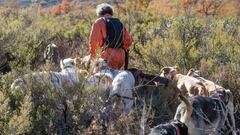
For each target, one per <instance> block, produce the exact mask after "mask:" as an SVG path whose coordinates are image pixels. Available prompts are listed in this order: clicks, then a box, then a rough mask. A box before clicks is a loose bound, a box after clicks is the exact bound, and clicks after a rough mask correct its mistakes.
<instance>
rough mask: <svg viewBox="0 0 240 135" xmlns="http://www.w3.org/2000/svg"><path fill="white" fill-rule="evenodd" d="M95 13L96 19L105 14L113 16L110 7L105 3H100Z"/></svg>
mask: <svg viewBox="0 0 240 135" xmlns="http://www.w3.org/2000/svg"><path fill="white" fill-rule="evenodd" d="M96 13H97V16H98V17H100V16H103V15H105V14H110V15H113V8H112V6H111V5H109V4H107V3H102V4H99V5H97V9H96Z"/></svg>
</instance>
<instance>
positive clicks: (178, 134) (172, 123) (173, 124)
mask: <svg viewBox="0 0 240 135" xmlns="http://www.w3.org/2000/svg"><path fill="white" fill-rule="evenodd" d="M171 125H172V126H173V127H174V128H175V129H176V131H177V135H180V130H179V128H178V126H177V125H176V123H174V122H171Z"/></svg>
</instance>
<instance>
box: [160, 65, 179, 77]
mask: <svg viewBox="0 0 240 135" xmlns="http://www.w3.org/2000/svg"><path fill="white" fill-rule="evenodd" d="M179 71H180V68H179V67H178V66H174V67H163V68H162V69H161V74H160V76H161V77H165V78H167V79H169V80H173V79H174V77H175V75H176V74H177V73H178V72H179Z"/></svg>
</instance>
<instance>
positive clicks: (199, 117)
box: [175, 90, 235, 135]
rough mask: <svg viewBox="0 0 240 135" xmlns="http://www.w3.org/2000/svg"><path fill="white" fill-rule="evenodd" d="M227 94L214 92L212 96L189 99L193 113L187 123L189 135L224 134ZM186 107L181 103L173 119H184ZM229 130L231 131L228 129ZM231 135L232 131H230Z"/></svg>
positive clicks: (220, 91) (222, 91)
mask: <svg viewBox="0 0 240 135" xmlns="http://www.w3.org/2000/svg"><path fill="white" fill-rule="evenodd" d="M229 100H230V99H229V97H228V94H227V93H226V92H225V91H224V90H216V93H214V95H211V96H210V97H207V96H193V97H190V98H189V101H190V103H191V105H192V108H193V112H192V115H191V117H190V119H189V122H188V123H187V127H188V129H189V134H190V135H205V134H216V135H219V134H224V133H226V132H224V133H223V129H224V130H225V131H226V128H225V123H226V120H227V114H228V110H227V108H226V106H227V103H228V102H229ZM185 112H186V107H185V105H184V104H183V103H182V104H180V105H179V106H178V108H177V111H176V114H175V119H176V120H179V119H181V118H183V117H184V113H185ZM230 130H231V129H230ZM232 132H233V134H235V133H234V130H232Z"/></svg>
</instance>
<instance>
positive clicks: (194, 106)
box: [11, 56, 236, 135]
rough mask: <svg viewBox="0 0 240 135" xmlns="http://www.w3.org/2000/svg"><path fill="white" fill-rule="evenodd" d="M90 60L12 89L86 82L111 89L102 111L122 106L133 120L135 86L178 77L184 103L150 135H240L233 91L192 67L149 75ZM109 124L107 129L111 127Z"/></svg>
mask: <svg viewBox="0 0 240 135" xmlns="http://www.w3.org/2000/svg"><path fill="white" fill-rule="evenodd" d="M89 60H90V59H89V56H85V57H83V58H74V59H72V58H67V59H64V60H61V62H60V67H61V71H60V72H54V71H42V72H33V73H29V74H25V75H24V76H22V77H20V78H18V79H16V80H14V81H13V83H12V85H11V89H12V90H19V91H20V92H22V93H25V92H26V90H27V89H28V88H30V87H31V86H30V85H43V84H44V83H45V84H46V83H47V84H48V85H49V88H50V89H52V90H57V91H60V92H61V91H63V90H64V88H65V87H66V86H67V87H68V88H74V87H76V85H75V84H78V83H79V82H80V81H84V83H85V84H86V85H89V86H92V85H100V84H101V85H103V86H104V88H106V89H108V90H109V95H108V98H107V100H106V101H105V103H104V105H103V107H102V108H101V113H102V114H104V113H105V114H106V113H108V111H109V108H111V109H113V110H114V109H116V108H117V109H118V110H120V115H121V116H124V117H126V118H127V117H128V115H129V112H130V111H131V109H132V108H133V106H134V101H133V99H134V96H133V89H141V86H144V85H155V86H159V85H165V86H167V85H168V84H169V82H173V81H174V82H176V83H174V84H176V92H177V93H179V98H180V99H181V100H182V103H181V104H179V105H178V107H177V108H176V113H175V116H174V118H172V120H171V121H169V122H165V123H159V125H157V126H155V127H152V128H151V131H150V133H149V134H150V135H188V134H190V135H205V134H216V135H219V134H232V135H235V134H236V129H235V118H234V105H233V95H232V93H231V91H230V90H229V89H226V88H223V87H222V86H220V85H218V84H216V83H215V82H213V81H210V80H207V79H205V78H203V77H202V76H200V73H199V72H198V71H197V70H195V69H190V70H189V71H188V73H187V74H186V75H185V74H181V73H180V68H179V67H177V66H174V67H163V68H162V69H161V72H160V73H159V74H147V73H144V72H143V71H142V70H140V69H136V68H130V69H128V70H115V69H112V68H110V67H108V66H107V62H106V61H105V60H103V59H101V58H98V59H95V60H92V61H91V66H90V67H91V70H90V69H88V68H87V67H86V65H87V64H86V63H87V62H89ZM80 78H84V79H80ZM82 83H83V82H82ZM120 115H119V117H120ZM90 124H91V122H90ZM105 128H106V130H107V128H108V127H107V126H106V127H105ZM106 132H107V131H106ZM106 134H107V133H106Z"/></svg>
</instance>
